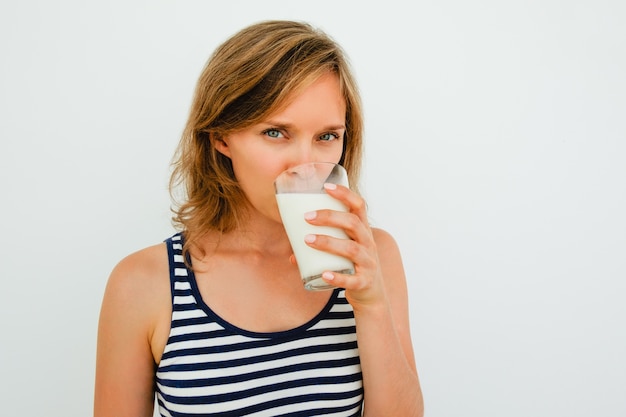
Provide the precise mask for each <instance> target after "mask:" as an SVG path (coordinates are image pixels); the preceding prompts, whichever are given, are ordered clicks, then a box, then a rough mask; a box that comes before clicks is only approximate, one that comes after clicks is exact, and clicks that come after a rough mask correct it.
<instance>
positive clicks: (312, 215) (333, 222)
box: [304, 209, 373, 247]
mask: <svg viewBox="0 0 626 417" xmlns="http://www.w3.org/2000/svg"><path fill="white" fill-rule="evenodd" d="M304 218H305V220H306V221H307V222H309V223H310V224H312V225H315V226H327V227H335V228H338V229H342V230H343V231H345V232H346V234H347V235H348V237H349V238H350V239H352V240H356V241H357V242H361V243H363V244H366V245H367V246H368V247H369V246H371V244H373V241H372V232H371V230H370V228H369V225H368V224H366V223H363V221H362V220H361V218H360V217H359V216H357V215H356V214H354V213H345V212H341V211H335V210H328V209H322V210H316V211H312V212H309V213H305V215H304ZM368 242H370V243H369V244H368Z"/></svg>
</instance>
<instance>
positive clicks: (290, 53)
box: [170, 21, 363, 246]
mask: <svg viewBox="0 0 626 417" xmlns="http://www.w3.org/2000/svg"><path fill="white" fill-rule="evenodd" d="M329 71H331V72H333V73H335V74H337V76H338V77H339V81H340V86H341V90H342V94H343V97H344V99H345V102H346V121H345V124H346V133H345V137H344V150H343V155H342V157H341V160H340V164H341V165H343V166H344V167H345V168H346V171H347V172H348V176H349V180H350V184H351V185H352V186H353V187H352V188H356V186H357V184H358V178H359V171H360V165H361V159H362V135H363V116H362V110H361V101H360V96H359V92H358V89H357V86H356V83H355V80H354V78H353V76H352V74H351V72H350V68H349V64H348V62H347V60H346V58H345V56H344V53H343V51H342V50H341V48H340V47H339V45H337V44H336V43H335V42H334V41H333V40H332V39H331V38H330V37H329V36H327V35H326V34H325V33H323V32H321V31H319V30H316V29H314V28H313V27H311V26H310V25H308V24H306V23H300V22H293V21H267V22H261V23H258V24H255V25H252V26H249V27H247V28H245V29H243V30H241V31H240V32H238V33H237V34H235V35H234V36H233V37H231V38H230V39H228V40H227V41H226V42H224V43H223V44H222V45H221V46H219V47H218V48H217V49H216V50H215V52H214V53H213V55H212V56H211V58H210V59H209V61H208V62H207V64H206V66H205V68H204V70H203V71H202V74H201V75H200V78H199V80H198V83H197V86H196V90H195V95H194V98H193V102H192V106H191V111H190V115H189V119H188V121H187V125H186V126H185V129H184V131H183V134H182V137H181V140H180V143H179V145H178V149H177V151H176V154H175V157H174V160H173V163H172V165H173V167H174V169H173V172H172V176H171V179H170V193H171V195H172V197H173V200H174V204H175V207H173V208H172V211H173V213H174V216H173V218H172V220H173V223H174V225H175V226H177V228H178V229H179V230H182V231H183V232H184V234H185V240H186V242H185V243H186V245H185V246H188V244H189V245H194V244H195V243H196V242H197V239H199V238H200V237H202V236H203V235H204V234H206V233H207V232H209V231H211V230H216V231H219V232H222V233H223V232H228V231H231V230H233V229H235V228H237V226H238V225H239V224H240V222H241V220H242V216H243V215H245V210H246V204H247V199H246V197H245V195H244V194H243V192H242V190H241V188H240V187H239V184H238V183H237V180H236V179H235V175H234V173H233V168H232V165H231V161H230V159H229V158H227V157H226V156H224V155H223V154H221V153H219V152H218V151H217V150H216V148H215V146H214V144H215V141H217V140H220V138H221V137H224V136H225V135H227V134H229V133H231V132H234V131H237V130H239V129H243V128H246V127H249V126H251V125H254V124H257V123H259V122H261V121H262V120H263V119H264V118H266V117H267V116H269V115H270V114H272V113H273V112H275V111H277V110H279V109H280V108H281V107H282V106H285V105H286V104H288V103H287V101H286V100H287V99H288V98H289V97H290V96H291V95H292V94H294V93H297V92H298V91H301V90H303V89H304V88H306V87H307V86H309V85H311V84H312V83H313V82H315V80H317V79H318V78H319V77H320V76H321V75H323V74H326V73H328V72H329ZM178 186H183V191H184V197H183V201H182V202H180V203H178V202H177V201H176V197H174V195H175V192H174V191H175V190H178Z"/></svg>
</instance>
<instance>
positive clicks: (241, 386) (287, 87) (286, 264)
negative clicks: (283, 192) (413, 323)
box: [95, 21, 423, 417]
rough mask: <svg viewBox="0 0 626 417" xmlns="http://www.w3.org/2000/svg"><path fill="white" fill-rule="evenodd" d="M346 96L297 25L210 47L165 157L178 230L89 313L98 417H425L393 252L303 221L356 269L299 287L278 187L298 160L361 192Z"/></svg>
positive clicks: (320, 51)
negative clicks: (97, 312) (96, 312)
mask: <svg viewBox="0 0 626 417" xmlns="http://www.w3.org/2000/svg"><path fill="white" fill-rule="evenodd" d="M362 128H363V126H362V114H361V106H360V99H359V96H358V91H357V88H356V85H355V82H354V80H353V77H352V75H351V74H350V71H349V68H348V65H347V62H346V60H345V58H344V55H343V53H342V51H341V50H340V48H339V47H338V46H337V45H336V44H335V43H334V42H333V41H332V40H331V39H330V38H329V37H328V36H326V35H325V34H323V33H321V32H320V31H317V30H315V29H313V28H312V27H310V26H309V25H307V24H303V23H298V22H289V21H270V22H263V23H259V24H256V25H253V26H250V27H248V28H246V29H244V30H242V31H241V32H239V33H237V34H236V35H234V36H233V37H232V38H231V39H229V40H227V41H226V42H225V43H224V44H223V45H222V46H220V47H219V48H218V49H217V50H216V51H215V53H214V55H213V56H212V57H211V59H210V60H209V62H208V64H207V66H206V68H205V69H204V71H203V73H202V75H201V77H200V80H199V82H198V85H197V89H196V94H195V97H194V101H193V106H192V110H191V114H190V117H189V121H188V123H187V126H186V128H185V130H184V133H183V137H182V140H181V143H180V145H179V149H178V152H177V156H176V159H175V164H174V166H175V170H174V172H173V176H172V189H173V190H177V189H179V188H180V187H181V186H182V188H183V189H184V199H183V200H182V202H180V203H179V204H178V206H177V208H176V210H175V217H174V220H175V223H176V224H177V225H178V226H179V228H180V231H181V232H180V233H178V234H176V235H175V236H173V237H171V238H169V239H167V240H166V241H165V242H164V243H161V244H158V245H155V246H152V247H149V248H146V249H144V250H141V251H139V252H137V253H134V254H132V255H130V256H128V257H127V258H125V259H124V260H122V261H121V262H120V263H119V264H118V265H117V266H116V267H115V269H114V270H113V272H112V274H111V276H110V279H109V282H108V285H107V289H106V292H105V295H104V300H103V304H102V311H101V316H100V325H99V335H98V353H97V369H96V387H95V416H96V417H124V416H133V417H138V416H152V413H153V404H154V399H155V395H156V399H157V402H158V407H159V411H160V414H161V415H162V416H318V415H332V416H360V415H366V416H385V417H387V416H393V417H396V416H397V417H408V416H421V415H422V414H423V404H422V396H421V390H420V385H419V380H418V376H417V371H416V367H415V360H414V356H413V348H412V345H411V337H410V334H409V319H408V301H407V289H406V283H405V276H404V271H403V266H402V261H401V259H400V254H399V250H398V248H397V246H396V243H395V242H394V240H393V238H392V237H391V236H390V235H389V234H388V233H386V232H384V231H382V230H380V229H373V228H370V226H369V225H368V220H367V212H366V205H365V202H364V201H363V199H362V198H361V197H360V196H359V194H358V192H357V191H356V187H352V190H349V189H347V188H344V187H341V186H336V187H328V188H327V189H326V191H327V193H328V194H330V195H331V196H332V197H333V198H336V199H337V200H339V201H341V202H343V203H344V204H345V205H346V206H347V207H348V209H349V212H347V213H341V212H336V211H331V210H319V211H317V212H313V213H307V214H306V216H305V217H306V220H307V221H308V222H310V223H311V224H314V225H326V226H334V227H339V228H342V229H344V230H345V232H346V234H347V235H348V236H349V238H350V239H335V238H331V237H329V236H325V235H309V236H307V237H306V242H307V244H308V245H310V246H311V247H313V248H316V249H319V250H323V251H327V252H331V253H334V254H338V255H341V256H344V257H346V258H348V259H350V260H351V261H352V262H353V263H354V265H355V273H354V274H353V275H343V274H339V273H325V274H324V279H325V280H326V281H327V282H329V283H331V284H332V285H334V286H335V287H336V289H335V290H332V291H319V292H311V291H307V290H305V289H304V288H303V284H302V282H301V280H300V278H299V274H298V269H297V265H296V263H295V261H294V258H293V255H292V250H291V247H290V245H289V241H288V239H287V236H286V233H285V230H284V228H283V225H282V223H281V220H280V216H279V213H278V208H277V204H276V199H275V196H274V189H273V181H274V179H275V178H276V177H277V176H278V174H279V173H281V172H282V171H284V170H285V169H287V168H289V167H291V166H294V165H298V164H300V163H304V162H312V161H322V162H335V163H340V164H341V165H343V166H344V167H345V168H346V170H347V172H348V175H349V177H350V182H351V184H354V185H356V184H358V173H359V165H360V162H361V151H362V149H361V148H362Z"/></svg>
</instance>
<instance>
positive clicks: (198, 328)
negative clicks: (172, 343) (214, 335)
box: [170, 322, 224, 336]
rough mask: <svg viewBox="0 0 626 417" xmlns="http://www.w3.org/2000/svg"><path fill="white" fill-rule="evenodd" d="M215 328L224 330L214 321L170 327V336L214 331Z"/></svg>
mask: <svg viewBox="0 0 626 417" xmlns="http://www.w3.org/2000/svg"><path fill="white" fill-rule="evenodd" d="M216 330H224V328H223V327H222V326H220V325H219V324H217V323H215V322H211V323H202V324H191V325H188V326H181V327H172V329H171V330H170V336H179V335H181V334H194V333H203V332H214V331H216Z"/></svg>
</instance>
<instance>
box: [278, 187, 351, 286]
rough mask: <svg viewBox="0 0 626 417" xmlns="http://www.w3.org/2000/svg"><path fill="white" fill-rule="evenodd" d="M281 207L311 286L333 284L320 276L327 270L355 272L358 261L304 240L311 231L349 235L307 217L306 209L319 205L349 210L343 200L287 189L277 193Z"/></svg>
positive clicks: (334, 235) (304, 279) (307, 284)
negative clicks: (315, 247)
mask: <svg viewBox="0 0 626 417" xmlns="http://www.w3.org/2000/svg"><path fill="white" fill-rule="evenodd" d="M276 200H277V201H278V209H279V211H280V216H281V218H282V220H283V225H284V226H285V230H286V231H287V236H288V237H289V242H290V243H291V248H292V249H293V253H294V255H295V257H296V260H297V261H298V268H299V269H300V275H301V276H302V280H303V281H304V282H305V287H306V288H307V289H324V288H330V287H329V286H328V284H326V282H325V281H324V280H322V279H321V278H320V276H321V274H322V272H324V271H337V272H343V273H353V272H354V265H353V264H352V262H350V261H349V260H348V259H346V258H344V257H341V256H337V255H334V254H332V253H328V252H323V251H320V250H317V249H313V248H311V247H310V246H308V245H307V244H306V243H305V242H304V236H306V235H307V234H316V235H328V236H333V237H337V238H341V239H348V236H347V235H346V233H345V232H344V231H343V230H341V229H337V228H334V227H327V226H313V225H311V224H309V223H307V222H306V220H304V213H306V212H308V211H315V210H319V209H331V210H336V211H347V208H346V206H345V205H343V203H341V202H339V201H338V200H336V199H334V198H332V197H331V196H329V195H328V194H326V193H321V194H300V193H285V194H276Z"/></svg>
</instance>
